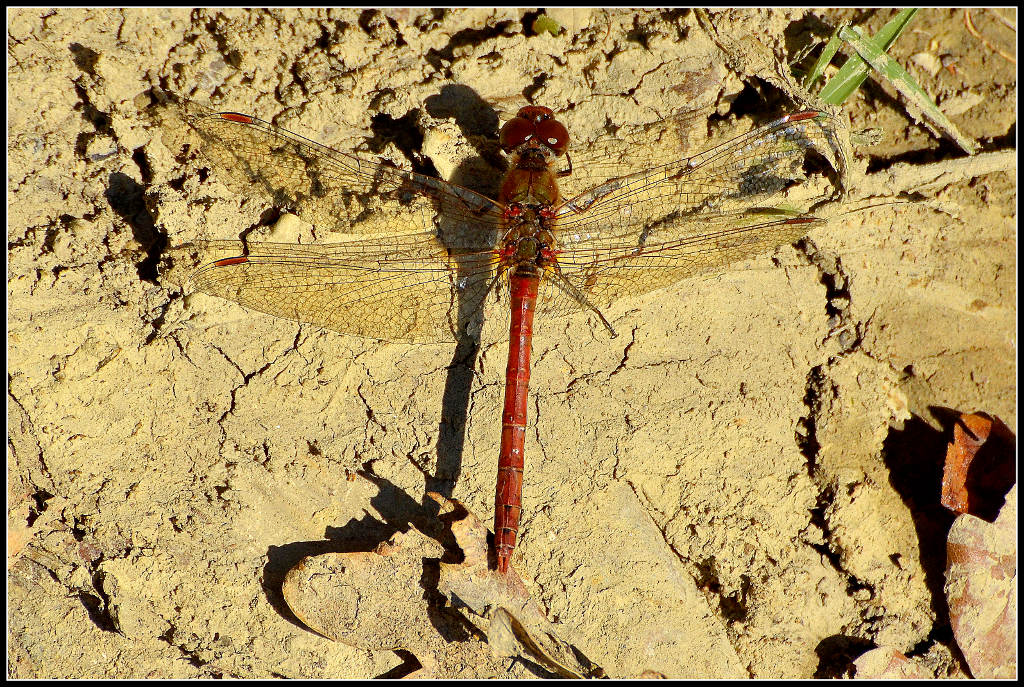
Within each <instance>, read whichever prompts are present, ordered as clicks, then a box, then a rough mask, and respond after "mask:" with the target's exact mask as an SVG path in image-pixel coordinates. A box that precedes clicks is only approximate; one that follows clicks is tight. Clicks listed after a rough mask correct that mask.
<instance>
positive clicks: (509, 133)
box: [498, 108, 536, 153]
mask: <svg viewBox="0 0 1024 687" xmlns="http://www.w3.org/2000/svg"><path fill="white" fill-rule="evenodd" d="M524 109H525V108H524ZM535 126H536V125H535V124H534V123H533V122H531V121H530V120H529V119H526V118H525V117H513V118H512V119H510V120H508V121H507V122H505V126H503V127H501V133H500V134H499V135H498V140H499V142H500V143H501V149H502V150H504V151H505V152H506V153H511V152H512V151H513V150H515V149H516V148H518V147H519V146H521V145H523V144H524V143H526V142H527V141H529V140H530V139H531V138H533V135H534V133H536V132H535V131H534V128H535Z"/></svg>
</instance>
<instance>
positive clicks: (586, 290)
mask: <svg viewBox="0 0 1024 687" xmlns="http://www.w3.org/2000/svg"><path fill="white" fill-rule="evenodd" d="M823 223H824V220H821V219H817V218H814V217H808V216H796V217H794V216H788V217H787V216H786V215H785V214H784V213H771V212H768V211H764V212H756V213H755V212H750V213H736V214H731V215H714V216H710V217H704V218H701V219H700V220H699V221H698V220H693V219H687V220H686V221H678V222H675V223H666V224H664V225H662V226H660V227H658V228H657V229H656V230H654V231H652V232H651V234H650V235H649V236H648V237H647V241H646V243H644V244H643V245H634V246H631V247H627V246H625V245H623V244H621V243H615V242H607V245H605V246H601V245H599V244H598V243H597V242H591V243H590V244H589V245H588V247H586V248H575V249H570V250H566V251H563V252H561V253H560V254H559V256H558V269H557V273H558V274H557V275H555V276H554V277H553V279H562V280H564V283H567V284H568V285H570V286H571V287H572V289H575V290H577V292H578V293H580V294H582V295H583V297H584V298H585V299H586V301H587V302H589V304H590V305H593V306H595V307H603V306H606V305H608V304H609V303H611V302H613V301H615V300H617V299H619V298H623V297H626V296H637V295H640V294H643V293H647V292H649V291H654V290H655V289H660V288H662V287H665V286H669V285H671V284H674V283H676V282H678V281H680V280H682V279H686V278H688V277H693V276H697V275H700V274H704V273H706V272H711V271H714V270H715V269H718V268H721V267H724V266H726V265H728V264H730V263H733V262H737V261H739V260H744V259H747V258H751V257H755V256H757V255H763V254H765V253H767V252H769V251H771V250H773V249H774V248H777V247H778V246H783V245H786V244H789V243H792V242H793V241H796V240H797V239H799V238H800V237H802V236H804V235H805V234H807V232H809V231H810V230H811V229H812V228H813V227H815V226H818V225H821V224H823ZM556 290H558V291H562V292H563V293H558V294H556V293H555V291H556ZM548 291H549V292H551V294H552V295H551V296H550V297H549V301H548V302H549V303H550V305H548V307H547V310H551V311H571V310H578V309H580V308H581V307H585V306H586V303H584V302H581V301H580V299H575V298H573V296H572V294H571V293H567V292H566V289H564V288H557V284H553V285H552V286H550V287H549V288H548Z"/></svg>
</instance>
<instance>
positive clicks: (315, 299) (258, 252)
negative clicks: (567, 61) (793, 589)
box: [161, 99, 846, 574]
mask: <svg viewBox="0 0 1024 687" xmlns="http://www.w3.org/2000/svg"><path fill="white" fill-rule="evenodd" d="M164 113H165V114H164V116H163V119H162V122H161V126H162V129H163V140H164V143H165V144H166V145H167V146H168V147H169V148H170V149H171V150H172V151H174V152H176V153H179V152H181V151H183V150H186V149H185V148H184V146H186V145H187V146H188V149H191V150H195V151H198V152H199V153H201V155H203V156H204V157H205V158H206V159H207V160H209V161H210V162H211V163H212V164H213V167H214V170H215V172H216V173H217V174H219V179H220V180H221V181H223V182H225V183H226V185H227V186H228V187H229V188H230V189H232V190H234V191H236V192H238V193H240V194H243V195H245V196H247V197H253V198H261V199H262V200H263V201H265V202H268V203H270V204H272V205H273V206H274V207H278V208H285V209H289V210H291V211H293V212H295V214H297V215H298V216H299V217H300V218H302V219H303V220H305V221H306V222H308V223H310V224H312V225H313V226H314V227H315V228H316V229H318V230H321V231H324V232H327V233H329V234H330V235H331V236H332V238H336V239H337V240H335V241H334V242H332V243H316V244H309V245H300V244H286V243H272V242H260V241H250V240H248V239H240V240H207V241H195V242H191V243H187V244H183V245H182V246H179V247H177V248H176V249H175V255H176V256H178V257H177V258H176V259H182V260H185V261H186V264H189V265H191V266H193V267H196V269H195V271H194V272H193V273H192V274H191V276H190V282H191V284H192V286H193V288H194V289H195V290H198V291H201V292H205V293H208V294H212V295H214V296H219V297H221V298H225V299H228V300H231V301H234V302H236V303H239V304H241V305H243V306H246V307H249V308H252V309H254V310H258V311H261V312H265V313H269V314H271V315H275V316H278V317H283V318H288V319H291V320H295V321H298V322H301V323H308V324H312V325H318V326H320V327H324V328H327V329H330V330H333V331H336V332H341V333H343V334H350V335H356V336H361V337H369V338H373V339H379V340H383V341H406V342H421V343H442V342H457V341H459V340H460V337H462V336H466V335H467V334H466V333H467V331H469V330H470V328H471V327H472V326H473V325H474V323H479V322H480V321H481V318H482V313H483V309H484V304H485V302H486V301H487V299H488V297H491V296H493V298H495V299H498V300H500V301H501V302H502V304H503V306H502V307H503V308H504V312H505V313H506V314H507V317H508V324H509V329H508V331H509V355H508V364H507V366H506V374H505V393H504V405H503V410H502V430H501V443H500V447H499V450H498V473H497V484H496V488H495V499H494V510H495V513H494V550H493V554H494V559H493V565H494V567H495V568H496V569H497V571H498V572H499V573H501V574H505V573H506V572H507V570H508V567H509V565H510V560H511V558H512V554H513V551H514V549H515V546H516V540H517V536H518V532H519V524H520V518H521V514H522V487H523V470H524V465H525V450H524V449H525V436H526V426H527V395H528V389H529V379H530V353H531V344H532V335H533V327H534V320H535V315H537V314H540V315H541V317H548V318H550V317H553V316H559V315H563V314H567V313H571V312H578V311H585V312H589V313H591V314H592V316H593V317H592V318H591V320H590V321H591V322H595V323H599V326H602V327H603V328H604V329H606V330H607V331H608V332H609V334H610V335H611V336H614V335H615V329H614V327H613V326H612V324H611V322H609V320H608V319H607V318H606V317H605V316H604V314H603V312H602V309H603V308H605V307H607V306H608V305H610V304H611V303H612V302H613V301H615V300H617V299H621V298H628V297H635V296H638V295H640V294H644V293H647V292H650V291H654V290H656V289H660V288H662V287H665V286H668V285H670V284H673V283H675V282H678V281H679V280H682V279H685V278H688V277H693V276H696V275H700V274H703V273H706V272H709V271H711V270H714V269H716V268H721V267H723V266H725V265H727V264H729V263H732V262H735V261H738V260H742V259H745V258H749V257H752V256H755V255H758V254H763V253H767V252H769V251H770V250H772V249H774V248H776V247H778V246H781V245H785V244H788V243H792V242H793V241H795V240H797V239H799V238H801V237H802V236H804V235H805V234H806V233H807V232H808V231H809V230H811V229H812V228H814V227H816V226H818V225H820V224H822V223H823V221H824V220H822V219H820V218H818V217H815V216H813V215H811V214H803V213H800V212H798V211H796V210H791V209H786V208H784V207H781V206H779V205H772V203H773V202H778V201H779V200H780V199H781V198H782V197H783V196H784V194H785V193H786V192H787V191H788V190H789V189H790V188H791V187H793V186H794V185H798V184H799V183H800V182H801V181H802V180H803V179H804V178H805V170H804V168H805V166H806V165H807V163H808V159H809V158H811V157H814V156H818V157H819V158H824V159H825V160H826V161H827V162H828V163H829V164H830V165H831V166H832V167H833V169H834V170H835V171H837V172H840V173H842V172H844V171H845V167H846V149H845V148H844V146H843V142H842V140H841V139H840V136H839V127H838V126H837V124H836V119H835V118H834V116H833V115H831V114H829V113H827V112H823V111H817V110H804V111H799V112H795V113H792V114H789V115H787V116H784V117H782V118H780V119H778V120H776V121H773V122H770V123H768V124H765V125H763V126H760V127H758V128H755V129H753V130H751V131H749V132H747V133H744V134H742V135H739V136H736V137H734V138H732V139H731V140H729V141H727V142H725V143H722V144H720V145H717V146H714V147H712V148H710V149H707V150H705V151H703V152H700V153H697V154H695V155H690V156H687V155H684V154H683V153H684V151H682V150H679V149H675V148H669V149H666V150H659V151H658V153H659V154H658V155H654V154H653V151H652V155H651V158H650V159H653V160H656V161H657V164H655V165H653V166H649V167H647V168H645V169H639V170H623V169H622V166H621V164H616V161H617V158H616V156H615V154H614V153H608V154H606V155H604V156H603V157H602V155H600V154H599V155H596V156H592V157H593V159H592V160H591V162H590V163H589V164H580V163H579V162H574V160H573V158H572V156H571V155H569V148H570V142H571V141H570V135H569V131H568V130H567V128H566V126H565V125H563V124H562V123H561V121H559V119H558V117H557V116H556V115H555V113H554V111H553V110H551V109H550V108H547V107H543V106H540V105H527V106H525V107H522V108H521V109H519V110H518V112H517V113H516V114H515V116H514V117H511V118H510V119H509V120H508V121H507V122H506V123H505V124H504V125H503V126H502V127H501V129H500V131H499V135H498V139H499V141H498V143H499V144H500V147H501V150H502V151H503V152H504V154H505V156H506V158H507V169H506V170H505V171H504V173H503V175H502V177H501V181H500V186H499V187H498V192H497V193H496V194H495V195H496V198H493V199H492V198H490V197H488V196H486V195H484V194H482V193H479V192H477V191H473V190H470V189H469V188H465V187H462V186H458V185H456V184H453V183H448V182H446V181H443V180H441V179H439V178H436V177H433V176H430V175H427V174H422V173H418V172H415V171H410V170H408V169H404V168H402V167H399V166H398V165H396V164H393V163H391V162H389V161H387V160H384V159H382V158H378V159H372V158H371V156H369V155H367V154H365V153H363V154H355V153H350V152H342V151H338V150H334V149H332V148H329V147H327V146H324V145H320V144H318V143H316V142H314V141H312V140H310V139H308V138H305V137H303V136H300V135H298V134H295V133H292V132H290V131H287V130H285V129H283V128H279V127H276V126H274V125H272V124H270V123H268V122H266V121H263V120H261V119H258V118H257V117H254V116H251V115H247V114H241V113H238V112H215V111H211V110H208V109H206V108H204V107H201V106H199V105H197V104H195V103H193V102H190V101H187V100H178V99H176V100H173V101H171V102H168V103H166V104H165V108H164ZM696 121H698V118H697V117H696V116H694V115H693V114H692V113H683V114H682V115H679V116H675V117H673V118H670V119H666V120H664V121H663V122H662V123H661V125H662V130H668V129H669V128H674V129H676V130H678V129H679V127H681V126H692V125H693V124H694V122H696ZM584 152H585V151H584ZM633 152H634V153H635V152H636V151H633ZM579 157H580V156H577V159H579ZM583 157H586V155H583ZM568 179H574V180H575V182H576V186H577V187H582V190H578V191H573V192H571V193H563V190H562V186H563V185H564V184H563V181H564V180H568Z"/></svg>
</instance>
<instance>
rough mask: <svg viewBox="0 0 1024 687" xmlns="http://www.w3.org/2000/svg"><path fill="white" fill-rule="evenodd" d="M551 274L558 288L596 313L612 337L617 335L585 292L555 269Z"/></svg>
mask: <svg viewBox="0 0 1024 687" xmlns="http://www.w3.org/2000/svg"><path fill="white" fill-rule="evenodd" d="M551 276H552V281H553V282H554V284H555V285H556V286H557V287H558V288H560V289H561V290H562V291H564V292H565V293H566V294H567V295H568V296H569V297H570V298H572V299H573V300H574V301H576V302H577V303H579V304H580V305H582V306H583V307H584V308H586V309H587V310H590V311H591V312H593V313H594V314H595V315H597V317H598V318H599V319H600V320H601V324H603V325H604V326H605V329H607V330H608V333H609V334H611V336H612V338H613V339H614V338H615V337H617V336H618V335H619V333H618V332H616V331H615V328H614V327H612V325H611V323H610V322H609V321H608V320H607V319H606V318H605V316H604V314H602V312H601V311H600V310H598V308H597V306H596V305H594V304H593V303H591V302H590V300H589V299H588V298H587V296H586V294H584V293H583V292H582V291H580V290H579V289H577V288H576V287H575V286H573V285H572V283H571V282H570V281H569V280H568V279H566V278H565V277H563V276H562V274H561V273H560V272H559V271H558V270H557V269H556V270H555V272H554V274H553V275H551Z"/></svg>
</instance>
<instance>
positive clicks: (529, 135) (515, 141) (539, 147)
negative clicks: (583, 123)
mask: <svg viewBox="0 0 1024 687" xmlns="http://www.w3.org/2000/svg"><path fill="white" fill-rule="evenodd" d="M498 138H499V141H500V142H501V149H502V150H504V151H505V152H506V153H518V154H520V155H524V154H531V153H532V154H537V153H540V154H542V155H543V156H544V157H545V158H547V157H549V156H550V157H553V158H554V157H560V156H562V155H564V154H565V151H566V150H568V149H569V130H568V129H566V128H565V125H564V124H562V123H561V122H559V121H558V120H557V119H555V113H554V112H553V111H552V110H551V108H548V107H541V106H539V105H528V106H526V107H524V108H522V109H520V110H519V112H518V114H516V116H515V117H513V118H512V119H510V120H508V121H507V122H505V125H504V126H503V127H501V133H500V134H499V136H498Z"/></svg>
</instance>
